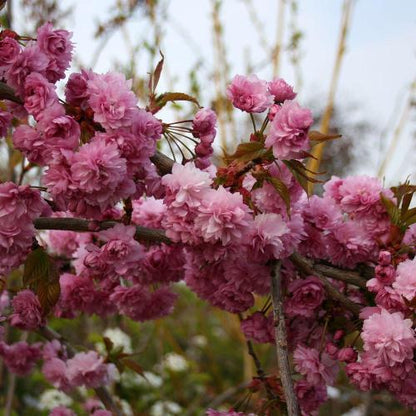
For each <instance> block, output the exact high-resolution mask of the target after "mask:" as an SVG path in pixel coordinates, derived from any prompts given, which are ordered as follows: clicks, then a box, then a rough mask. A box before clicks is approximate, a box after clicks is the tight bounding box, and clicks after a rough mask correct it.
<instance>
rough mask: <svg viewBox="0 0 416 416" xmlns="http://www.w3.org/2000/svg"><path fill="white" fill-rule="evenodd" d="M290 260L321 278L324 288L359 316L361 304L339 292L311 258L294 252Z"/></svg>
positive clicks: (302, 270) (309, 273)
mask: <svg viewBox="0 0 416 416" xmlns="http://www.w3.org/2000/svg"><path fill="white" fill-rule="evenodd" d="M290 260H291V261H292V263H293V264H294V265H295V266H296V267H297V268H298V269H299V270H300V271H301V272H303V273H304V274H306V275H313V276H316V277H318V278H319V280H320V281H321V282H322V284H323V285H324V288H325V290H326V292H327V294H328V295H329V296H330V297H331V298H332V299H334V300H336V301H338V302H339V303H341V304H342V305H343V306H345V308H347V309H348V310H349V311H350V312H352V313H353V314H354V315H356V316H358V315H359V314H360V309H361V308H360V306H359V305H357V304H356V303H354V302H352V301H351V300H350V299H348V298H347V297H346V296H344V295H343V294H342V293H340V292H338V290H337V289H335V288H334V287H333V286H332V284H331V282H330V281H329V280H328V279H327V278H326V276H324V275H323V274H322V273H320V272H319V271H318V270H316V269H314V266H313V263H312V262H311V261H310V260H308V259H306V258H305V257H302V256H301V255H299V254H298V253H294V254H292V255H291V256H290Z"/></svg>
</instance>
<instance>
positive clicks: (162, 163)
mask: <svg viewBox="0 0 416 416" xmlns="http://www.w3.org/2000/svg"><path fill="white" fill-rule="evenodd" d="M150 160H151V161H152V162H153V163H154V164H155V165H156V167H157V169H158V171H159V174H160V175H162V176H163V175H167V174H168V173H171V172H172V167H173V164H174V163H175V162H174V161H173V160H172V159H171V158H170V157H168V156H166V155H164V154H163V153H162V152H159V151H158V150H157V151H156V153H155V154H154V155H153V156H152V157H151V158H150Z"/></svg>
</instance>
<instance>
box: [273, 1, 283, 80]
mask: <svg viewBox="0 0 416 416" xmlns="http://www.w3.org/2000/svg"><path fill="white" fill-rule="evenodd" d="M285 6H286V4H285V0H279V7H278V9H277V28H276V44H275V46H274V48H273V53H272V61H273V78H274V77H276V76H277V75H278V74H279V65H280V55H281V51H282V46H283V35H284V27H285Z"/></svg>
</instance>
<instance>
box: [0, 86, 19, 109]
mask: <svg viewBox="0 0 416 416" xmlns="http://www.w3.org/2000/svg"><path fill="white" fill-rule="evenodd" d="M0 100H9V101H13V102H14V103H17V104H23V101H22V100H21V99H20V98H18V97H16V95H15V93H14V90H13V88H10V87H9V86H8V85H7V84H6V83H5V82H1V81H0Z"/></svg>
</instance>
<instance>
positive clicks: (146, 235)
mask: <svg viewBox="0 0 416 416" xmlns="http://www.w3.org/2000/svg"><path fill="white" fill-rule="evenodd" d="M33 224H34V226H35V228H36V229H37V230H68V231H80V232H95V231H101V230H107V229H109V228H112V227H114V226H115V225H117V224H119V223H118V222H116V221H101V222H99V221H90V220H84V219H82V218H51V217H40V218H36V219H35V220H34V221H33ZM135 238H136V240H139V241H145V242H148V243H166V244H169V243H171V240H170V239H169V238H168V237H166V235H165V233H164V231H163V230H156V229H153V228H146V227H141V226H139V225H137V226H136V235H135Z"/></svg>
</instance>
